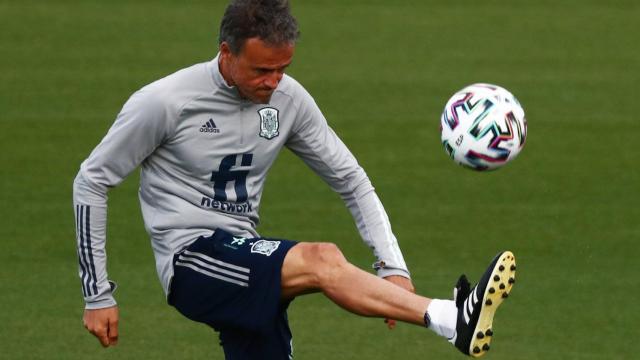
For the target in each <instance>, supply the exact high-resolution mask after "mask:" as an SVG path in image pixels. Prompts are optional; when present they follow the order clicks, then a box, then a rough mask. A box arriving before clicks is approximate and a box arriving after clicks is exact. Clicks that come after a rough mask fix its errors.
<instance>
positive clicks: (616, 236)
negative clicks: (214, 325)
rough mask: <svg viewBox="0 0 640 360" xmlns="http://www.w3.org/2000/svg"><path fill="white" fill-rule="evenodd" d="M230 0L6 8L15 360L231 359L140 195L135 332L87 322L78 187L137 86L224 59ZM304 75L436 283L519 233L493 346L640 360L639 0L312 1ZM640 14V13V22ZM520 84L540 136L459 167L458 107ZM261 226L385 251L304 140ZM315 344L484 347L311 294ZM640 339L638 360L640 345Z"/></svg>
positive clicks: (115, 265) (427, 351) (126, 255)
mask: <svg viewBox="0 0 640 360" xmlns="http://www.w3.org/2000/svg"><path fill="white" fill-rule="evenodd" d="M224 5H225V4H224V3H223V2H221V1H168V0H165V1H135V2H134V1H131V2H129V1H72V0H67V1H64V0H51V1H31V0H22V1H17V0H5V1H2V2H0V21H1V22H0V23H1V24H2V25H0V26H1V29H2V31H0V44H1V46H0V66H1V69H2V71H0V168H1V169H2V171H1V172H2V176H0V221H1V224H2V226H0V250H1V251H0V264H1V265H0V269H1V271H0V304H1V310H0V324H1V326H0V358H3V359H191V358H199V359H204V358H207V359H222V358H223V356H222V352H221V351H220V349H219V347H218V345H217V344H218V340H217V337H216V336H215V334H214V333H213V332H212V331H210V330H209V329H208V328H207V327H205V326H204V325H199V324H196V323H192V322H190V321H188V320H186V319H184V318H182V317H181V316H180V315H179V314H178V313H177V312H176V311H175V310H173V309H172V308H171V307H169V306H167V305H166V304H165V301H164V298H163V294H162V290H161V287H160V283H159V281H158V280H157V277H156V274H155V266H154V261H153V255H152V252H151V248H150V245H149V240H148V238H147V235H146V233H145V231H144V228H143V225H142V219H141V215H140V210H139V205H138V200H137V186H138V183H137V182H138V176H137V173H136V174H133V175H132V176H131V177H130V178H128V179H127V180H126V181H125V182H124V183H123V184H122V185H121V186H120V187H118V188H116V189H114V190H113V191H112V192H111V193H110V203H109V204H110V207H109V242H108V252H109V274H110V277H111V278H112V279H114V280H116V281H117V282H118V283H119V285H120V288H119V290H118V291H117V293H116V298H117V300H118V301H119V304H120V311H121V324H120V343H119V345H118V346H117V347H115V348H110V349H106V350H105V349H102V348H101V347H100V346H99V344H98V342H97V341H96V340H95V339H94V338H93V337H92V336H90V335H89V334H88V333H86V331H85V329H84V328H83V326H82V323H81V314H82V309H83V301H82V293H81V287H80V281H79V279H78V277H77V268H76V267H77V259H76V255H75V243H74V218H73V211H72V206H71V184H72V180H73V178H74V176H75V174H76V172H77V170H78V168H79V164H80V163H81V161H82V160H83V159H84V158H86V157H87V156H88V154H89V152H90V151H91V149H92V148H93V147H94V146H95V145H96V144H97V143H98V142H99V141H100V139H101V138H102V136H103V135H104V134H105V133H106V131H107V129H108V128H109V126H110V125H111V123H112V122H113V120H114V118H115V116H116V114H117V113H118V111H119V110H120V108H121V106H122V104H123V103H124V101H125V100H126V99H127V98H128V97H129V95H130V94H131V93H133V92H134V91H135V90H137V89H138V88H140V87H141V86H143V85H145V84H147V83H149V82H151V81H153V80H155V79H157V78H160V77H162V76H164V75H166V74H169V73H171V72H173V71H175V70H177V69H180V68H183V67H185V66H188V65H191V64H193V63H197V62H203V61H207V60H208V59H211V58H212V57H213V56H215V53H216V43H217V40H216V39H217V27H218V23H219V20H220V17H221V15H222V11H223V9H224ZM293 11H294V13H295V14H296V16H297V17H298V20H299V22H300V26H301V30H302V38H301V40H300V42H299V45H298V48H297V53H296V57H295V61H294V65H293V66H292V67H291V69H290V71H289V73H290V74H291V75H293V76H294V77H295V78H297V79H298V80H299V81H300V82H301V83H302V84H304V85H305V86H306V87H307V89H308V90H309V91H310V92H311V93H312V94H313V95H314V97H315V99H316V101H317V102H318V103H319V105H320V107H321V108H322V109H323V111H324V113H325V115H326V117H327V118H328V119H329V122H330V123H331V125H332V126H333V127H334V129H335V130H336V132H338V134H339V135H340V136H341V137H342V138H343V140H344V141H345V142H346V143H347V144H348V146H349V147H350V148H351V149H352V151H353V152H354V153H355V155H356V156H357V158H358V159H359V161H360V163H361V164H362V165H363V167H364V168H365V169H366V170H367V172H368V174H369V176H370V178H371V179H372V181H373V183H374V185H375V186H376V188H377V190H378V193H379V195H380V197H381V198H382V200H383V203H384V204H385V206H386V209H387V211H388V213H389V216H390V218H391V221H392V225H393V228H394V231H395V233H396V235H397V237H398V239H399V240H400V243H401V246H402V248H403V249H404V254H405V258H406V260H407V262H408V264H409V266H410V269H411V270H412V273H413V280H414V283H415V285H416V287H417V288H418V290H419V292H421V293H425V294H428V295H430V296H434V297H448V296H450V290H451V288H452V286H453V284H454V282H455V280H456V279H457V277H458V275H460V273H461V272H463V271H464V272H466V273H467V274H469V275H470V277H472V278H474V279H475V278H477V277H478V276H479V275H480V274H481V272H482V271H483V270H484V266H485V264H486V262H487V261H488V260H489V259H491V257H492V256H493V255H494V254H495V253H496V252H498V251H499V250H501V249H510V250H512V251H513V252H514V253H515V254H516V256H517V260H518V270H519V272H518V283H517V284H516V286H515V288H514V291H513V293H512V296H511V297H510V299H509V301H507V302H506V303H505V304H504V306H503V307H502V308H501V311H499V312H498V316H497V318H496V320H495V331H496V338H495V341H494V342H493V344H492V345H493V346H492V348H493V349H492V351H491V352H490V353H489V354H488V356H487V357H486V358H487V359H496V360H497V359H632V358H637V357H636V356H637V351H634V350H633V341H635V339H637V338H638V336H639V335H640V328H639V327H638V323H639V322H640V311H638V309H637V304H636V303H637V301H638V299H639V298H640V290H639V286H640V282H639V281H638V275H640V266H638V260H637V258H638V256H639V255H640V251H639V250H638V247H639V246H638V243H639V240H640V204H639V201H640V170H639V169H638V168H639V167H640V146H639V145H638V144H639V142H640V140H639V138H640V121H639V118H638V115H637V112H636V111H635V107H636V106H637V105H638V101H637V96H638V90H637V84H638V82H639V81H640V46H639V44H640V31H639V29H640V28H639V27H638V19H640V5H639V3H638V2H637V1H632V0H629V1H596V0H583V1H578V0H574V1H562V0H560V1H547V0H544V1H536V2H534V1H510V2H504V1H494V0H488V1H483V2H482V3H479V2H475V1H467V0H462V1H456V2H449V1H418V0H415V1H382V0H376V1H364V0H360V1H301V0H298V1H295V0H294V1H293ZM634 19H635V20H634ZM479 81H482V82H491V83H497V84H500V85H502V86H504V87H506V88H508V89H510V90H511V91H512V92H513V93H514V94H515V95H516V96H517V97H518V98H519V100H520V101H521V102H522V104H523V106H524V108H525V111H526V112H527V118H528V121H529V138H528V143H527V145H526V147H525V149H524V150H523V152H522V153H521V155H520V156H519V158H518V159H516V160H515V162H514V163H512V164H510V165H508V166H507V167H506V168H504V169H502V170H499V171H497V172H493V173H475V172H472V171H469V170H465V169H463V168H460V167H458V166H456V165H455V164H454V163H453V162H452V161H451V160H449V159H448V157H447V156H446V154H445V152H444V150H443V149H442V146H441V144H440V137H439V136H440V135H439V130H438V128H439V116H440V112H441V110H442V106H443V105H444V103H445V102H446V100H447V99H448V97H449V96H450V95H451V94H453V92H455V91H456V90H458V89H460V88H462V87H463V86H465V85H467V84H470V83H473V82H479ZM261 215H262V225H261V226H260V228H259V230H260V231H261V233H262V234H263V235H268V236H279V237H285V238H291V239H299V240H308V241H333V242H335V243H337V244H339V246H340V247H341V248H342V249H343V251H344V253H345V254H346V256H347V257H348V258H349V259H350V260H351V261H352V262H354V263H355V264H357V265H359V266H361V267H363V268H369V266H370V264H371V262H372V261H373V258H372V255H371V253H370V251H369V250H368V249H367V248H366V247H365V246H364V245H363V244H362V242H361V241H360V240H359V237H358V235H357V232H356V229H355V226H354V225H353V221H352V220H351V218H350V215H349V213H348V211H347V210H346V208H345V207H344V206H343V205H342V202H341V201H340V199H339V197H338V196H337V195H335V194H333V193H332V192H331V190H330V189H329V188H328V187H327V186H326V185H325V184H323V183H322V181H321V180H320V179H319V178H317V177H316V176H315V175H314V174H313V173H312V172H311V171H309V170H308V169H307V168H306V167H305V166H304V165H303V164H302V162H301V161H299V160H298V159H296V158H295V157H294V156H293V155H291V154H290V153H288V152H283V154H282V155H281V157H280V158H279V160H278V161H277V163H276V165H275V166H274V168H273V169H272V171H271V175H270V178H269V180H268V184H267V187H266V191H265V194H264V197H263V201H262V214H261ZM290 319H291V326H292V329H293V332H294V348H295V352H294V355H295V358H296V359H303V360H311V359H397V360H410V359H462V356H461V355H459V354H458V353H457V352H456V351H455V350H454V349H453V348H452V347H451V346H449V345H448V344H446V343H445V342H444V341H443V340H441V339H439V338H437V337H436V336H435V335H433V334H432V333H431V332H430V331H426V330H423V329H420V328H418V327H415V326H411V325H401V326H398V328H397V329H395V330H393V331H389V330H387V329H386V327H385V325H384V324H383V322H382V320H380V319H368V318H358V317H356V316H354V315H351V314H349V313H347V312H345V311H344V310H341V309H339V308H338V307H336V306H335V305H333V304H332V303H331V302H329V301H328V300H326V299H324V298H323V297H322V296H320V295H311V296H306V297H303V298H299V299H297V300H296V301H295V302H294V303H293V304H292V306H291V308H290ZM633 354H636V355H633Z"/></svg>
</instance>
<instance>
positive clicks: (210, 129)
mask: <svg viewBox="0 0 640 360" xmlns="http://www.w3.org/2000/svg"><path fill="white" fill-rule="evenodd" d="M200 132H201V133H213V134H219V133H220V129H218V127H217V126H216V123H215V122H213V119H209V121H207V122H206V123H205V124H204V125H202V126H201V127H200Z"/></svg>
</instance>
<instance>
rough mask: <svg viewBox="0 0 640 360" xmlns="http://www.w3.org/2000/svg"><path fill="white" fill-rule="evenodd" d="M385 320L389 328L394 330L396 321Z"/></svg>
mask: <svg viewBox="0 0 640 360" xmlns="http://www.w3.org/2000/svg"><path fill="white" fill-rule="evenodd" d="M384 322H385V323H386V324H387V327H388V328H389V330H393V329H395V327H396V321H395V320H393V319H384Z"/></svg>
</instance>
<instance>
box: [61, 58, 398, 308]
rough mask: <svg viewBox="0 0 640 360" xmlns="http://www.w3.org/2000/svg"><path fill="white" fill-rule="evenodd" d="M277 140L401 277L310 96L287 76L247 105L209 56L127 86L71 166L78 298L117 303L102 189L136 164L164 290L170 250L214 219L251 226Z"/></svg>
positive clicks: (345, 154)
mask: <svg viewBox="0 0 640 360" xmlns="http://www.w3.org/2000/svg"><path fill="white" fill-rule="evenodd" d="M283 146H286V147H287V148H289V149H290V150H291V151H293V152H294V153H295V154H296V155H298V156H299V157H300V158H302V160H303V161H304V162H305V163H306V164H307V165H308V166H309V167H310V168H311V169H313V171H315V172H316V173H317V174H318V175H319V176H320V177H322V179H324V180H325V181H326V182H327V183H328V184H329V185H330V186H331V188H332V189H333V190H334V191H336V192H338V193H339V194H340V196H341V197H342V199H344V201H345V203H346V205H347V207H348V208H349V210H350V211H351V214H352V215H353V217H354V219H355V222H356V225H357V227H358V230H359V232H360V235H361V236H362V238H363V240H364V242H365V243H366V244H367V245H369V246H370V247H371V248H372V249H373V252H374V255H375V256H376V258H377V259H378V261H379V263H380V264H384V266H383V267H382V268H380V269H378V275H379V276H389V275H404V276H407V277H408V276H409V273H408V271H407V266H406V264H405V261H404V259H403V257H402V253H401V252H400V249H399V247H398V243H397V240H396V238H395V236H394V235H393V232H392V231H391V226H390V224H389V219H388V217H387V214H386V213H385V210H384V208H383V207H382V204H381V203H380V200H379V199H378V197H377V195H376V193H375V192H374V189H373V186H372V185H371V182H370V181H369V178H368V177H367V175H366V174H365V172H364V170H363V169H362V168H361V167H360V165H358V163H357V161H356V159H355V158H354V156H353V155H352V154H351V152H350V151H349V150H348V149H347V147H346V146H345V145H344V144H343V143H342V141H341V140H340V139H339V138H338V136H336V134H335V133H334V132H333V130H332V129H331V128H330V127H329V126H328V125H327V122H326V120H325V118H324V116H323V115H322V113H321V112H320V109H319V108H318V106H317V105H316V104H315V102H314V100H313V98H312V97H311V95H309V93H308V92H307V91H306V90H305V89H304V88H303V87H302V86H301V85H300V84H299V83H298V82H296V81H295V80H294V79H293V78H291V77H289V76H286V75H285V76H284V77H283V79H282V81H281V82H280V84H279V85H278V88H277V89H276V91H275V92H274V93H273V96H272V97H271V101H270V102H269V104H254V103H251V102H249V101H247V100H245V99H243V98H241V97H240V96H239V94H238V92H237V90H236V88H235V87H231V86H228V85H227V84H226V82H225V81H224V79H223V77H222V75H221V74H220V71H219V68H218V57H216V58H215V59H213V60H212V61H211V62H207V63H202V64H197V65H194V66H191V67H189V68H186V69H183V70H180V71H178V72H176V73H174V74H172V75H169V76H167V77H165V78H163V79H160V80H158V81H155V82H153V83H151V84H149V85H147V86H145V87H143V88H142V89H140V90H139V91H137V92H136V93H134V94H133V95H132V96H131V98H129V100H128V101H127V102H126V104H125V105H124V107H123V108H122V111H121V112H120V114H119V115H118V117H117V118H116V121H115V122H114V124H113V126H112V127H111V129H110V130H109V132H108V133H107V135H106V136H105V137H104V138H103V139H102V141H101V142H100V144H99V145H98V146H97V147H96V148H95V149H94V150H93V152H91V154H90V155H89V157H88V158H87V159H86V160H85V161H84V162H83V163H82V165H81V166H80V171H79V172H78V175H77V176H76V178H75V181H74V184H73V202H74V208H75V215H76V234H77V236H76V238H77V249H78V258H79V275H80V278H81V280H82V292H83V295H84V299H85V302H86V308H88V309H98V308H104V307H109V306H113V305H115V304H116V302H115V300H114V298H113V295H112V292H113V290H114V287H115V284H113V283H112V282H110V281H109V280H108V276H107V258H106V253H105V242H106V223H107V192H108V190H109V188H111V187H114V186H117V185H118V184H119V183H120V182H122V180H123V179H124V178H125V177H126V176H127V175H128V174H129V173H131V172H132V171H133V170H134V169H135V168H136V167H138V166H141V171H140V190H139V198H140V206H141V209H142V215H143V218H144V223H145V228H146V230H147V232H148V233H149V236H150V237H151V244H152V246H153V252H154V255H155V259H156V267H157V271H158V276H159V277H160V280H161V282H162V286H163V289H164V291H165V294H168V291H169V283H170V280H171V277H172V276H173V266H172V258H173V255H174V254H175V253H176V252H178V251H179V250H181V249H182V248H183V247H185V246H187V245H188V244H190V243H191V242H193V241H194V240H195V239H196V238H198V237H199V236H201V235H210V234H211V233H212V231H213V230H215V229H217V228H223V229H226V230H227V231H229V232H231V233H233V234H234V235H238V236H244V237H257V236H259V235H258V233H257V232H256V226H257V225H258V223H259V216H258V210H259V208H260V198H261V196H262V189H263V187H264V183H265V179H266V176H267V172H268V170H269V168H270V167H271V165H272V164H273V162H274V161H275V159H276V157H277V155H278V153H279V152H280V150H281V149H282V147H283ZM382 262H383V263H382Z"/></svg>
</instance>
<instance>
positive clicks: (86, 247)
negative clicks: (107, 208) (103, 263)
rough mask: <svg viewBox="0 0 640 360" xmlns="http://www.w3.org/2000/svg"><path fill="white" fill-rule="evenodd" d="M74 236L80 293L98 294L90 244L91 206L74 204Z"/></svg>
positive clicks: (87, 294) (86, 294)
mask: <svg viewBox="0 0 640 360" xmlns="http://www.w3.org/2000/svg"><path fill="white" fill-rule="evenodd" d="M76 237H77V241H78V247H77V251H78V264H79V265H80V278H81V279H82V294H83V295H84V296H85V297H90V296H95V295H98V279H97V276H96V267H95V263H94V260H93V248H92V244H91V208H90V207H89V206H86V205H76Z"/></svg>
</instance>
